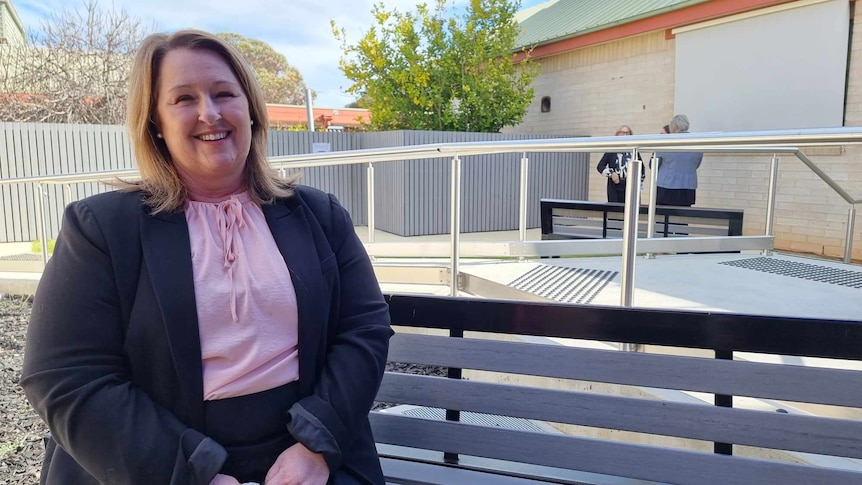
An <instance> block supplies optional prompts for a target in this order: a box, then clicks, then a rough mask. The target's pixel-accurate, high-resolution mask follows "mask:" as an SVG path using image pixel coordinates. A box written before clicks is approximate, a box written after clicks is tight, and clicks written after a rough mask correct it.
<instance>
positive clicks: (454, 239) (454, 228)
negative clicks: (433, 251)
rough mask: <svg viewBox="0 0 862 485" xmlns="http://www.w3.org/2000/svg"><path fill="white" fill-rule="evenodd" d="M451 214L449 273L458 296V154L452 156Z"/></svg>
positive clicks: (459, 226) (459, 230) (450, 284)
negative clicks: (450, 269)
mask: <svg viewBox="0 0 862 485" xmlns="http://www.w3.org/2000/svg"><path fill="white" fill-rule="evenodd" d="M450 196H451V199H452V200H451V208H450V209H451V211H450V212H451V214H450V215H449V217H450V219H449V224H450V225H451V227H450V229H449V231H450V235H451V244H452V247H451V251H452V252H451V262H450V268H452V271H451V274H450V275H449V294H450V295H452V296H458V263H459V258H460V254H459V253H460V243H461V159H460V158H458V155H455V156H454V157H452V190H451V194H450Z"/></svg>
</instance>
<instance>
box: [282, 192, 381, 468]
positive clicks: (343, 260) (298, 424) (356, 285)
mask: <svg viewBox="0 0 862 485" xmlns="http://www.w3.org/2000/svg"><path fill="white" fill-rule="evenodd" d="M328 202H329V207H328V208H327V209H328V212H330V217H331V219H330V221H328V222H329V223H328V224H326V221H321V222H322V223H324V224H326V225H328V226H329V230H328V233H329V234H328V238H329V241H330V245H331V247H332V250H333V252H334V253H335V258H336V263H337V270H338V274H339V281H340V283H339V284H338V285H337V287H336V288H335V289H334V292H333V299H332V302H331V304H330V307H331V312H332V313H331V323H330V325H334V328H333V329H331V333H332V334H333V335H332V336H331V338H330V341H329V343H328V347H327V349H326V357H325V362H324V364H323V369H322V372H321V373H320V377H319V379H318V381H317V386H316V388H315V391H314V394H312V395H311V396H308V397H306V398H303V399H301V400H300V401H299V402H297V403H296V404H294V405H293V406H292V407H291V408H290V410H289V411H288V415H289V421H288V430H289V431H290V433H291V434H292V435H293V436H294V438H296V440H297V441H299V442H300V443H303V444H304V445H305V446H306V447H308V448H309V449H310V450H312V451H314V452H316V453H321V454H323V456H324V459H325V460H326V463H327V465H328V466H329V469H330V470H335V469H337V468H338V467H339V466H340V465H341V462H342V460H343V453H344V452H345V451H347V450H348V449H350V446H351V444H352V443H353V441H354V440H355V439H356V437H357V435H358V434H359V432H360V429H361V428H362V426H364V425H366V423H367V419H368V413H369V411H370V410H371V406H372V405H373V404H374V398H375V396H376V395H377V390H378V388H379V387H380V381H381V379H382V378H383V371H384V368H385V365H386V356H387V353H388V350H389V337H391V336H392V333H393V332H392V329H391V328H390V322H389V307H388V306H387V304H386V301H385V300H384V299H383V295H382V293H381V292H380V285H379V284H378V282H377V278H376V277H375V275H374V270H373V268H372V266H371V261H370V260H369V258H368V253H367V252H366V251H365V248H364V247H363V245H362V242H361V241H360V240H359V238H358V237H357V236H356V232H355V231H354V229H353V223H352V221H351V219H350V215H349V214H348V213H347V211H346V210H345V209H344V208H343V207H342V206H341V204H339V203H338V201H337V200H336V199H335V198H334V197H333V196H331V195H330V196H329V201H328ZM324 214H325V212H324ZM321 215H322V214H318V217H320V216H321ZM324 217H325V215H324ZM300 351H301V350H300Z"/></svg>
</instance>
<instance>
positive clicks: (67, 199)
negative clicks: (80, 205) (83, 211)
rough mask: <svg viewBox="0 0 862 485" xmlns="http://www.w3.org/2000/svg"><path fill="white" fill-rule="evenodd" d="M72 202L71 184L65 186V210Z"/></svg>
mask: <svg viewBox="0 0 862 485" xmlns="http://www.w3.org/2000/svg"><path fill="white" fill-rule="evenodd" d="M70 202H72V187H71V186H70V185H69V184H63V207H64V208H65V207H66V206H67V205H69V203H70Z"/></svg>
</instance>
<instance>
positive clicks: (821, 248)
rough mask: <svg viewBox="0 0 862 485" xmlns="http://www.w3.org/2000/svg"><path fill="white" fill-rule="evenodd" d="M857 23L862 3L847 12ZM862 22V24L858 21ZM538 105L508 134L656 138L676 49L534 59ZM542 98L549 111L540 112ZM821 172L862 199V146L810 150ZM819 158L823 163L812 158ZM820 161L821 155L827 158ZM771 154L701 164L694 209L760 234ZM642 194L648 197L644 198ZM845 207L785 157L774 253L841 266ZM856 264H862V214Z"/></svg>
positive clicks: (855, 100) (639, 46)
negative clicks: (821, 258) (734, 213)
mask: <svg viewBox="0 0 862 485" xmlns="http://www.w3.org/2000/svg"><path fill="white" fill-rule="evenodd" d="M851 5H852V7H851V8H856V9H857V10H858V12H859V13H860V15H862V7H860V5H859V2H854V3H852V4H851ZM857 18H862V17H857ZM860 24H862V22H856V23H855V24H854V34H853V37H852V39H853V44H852V46H851V56H850V75H849V85H848V97H847V106H846V110H847V112H846V125H847V126H862V25H860ZM539 62H540V63H541V68H542V69H541V74H540V76H539V77H538V78H537V79H536V81H535V82H534V87H535V89H536V98H535V100H534V102H533V104H532V105H531V106H530V110H529V112H528V114H527V116H526V117H525V119H524V121H523V123H521V124H520V125H518V126H516V127H514V128H510V129H508V130H507V131H509V132H513V133H543V134H546V133H547V134H562V135H573V134H574V135H589V136H603V135H611V134H613V133H614V131H615V130H616V128H617V127H618V126H619V125H621V124H628V125H630V126H631V127H632V129H633V130H634V132H635V133H636V134H643V133H658V132H659V130H660V129H661V126H662V125H664V124H666V123H667V122H668V121H669V120H670V118H671V117H672V116H673V114H674V112H673V96H674V40H673V39H670V40H667V39H665V35H664V32H656V33H651V34H645V35H641V36H637V37H633V38H629V39H623V40H620V41H615V42H611V43H608V44H603V45H598V46H591V47H586V48H583V49H579V50H576V51H573V52H568V53H564V54H561V55H557V56H553V57H550V58H544V59H540V60H539ZM543 96H551V102H552V107H551V112H550V113H541V112H540V109H539V103H540V100H541V98H542V97H543ZM811 153H812V154H811V155H810V156H809V158H811V160H813V161H814V162H815V163H817V164H818V165H820V166H821V167H822V168H823V169H824V171H826V172H827V173H829V175H830V176H831V177H832V178H833V179H834V180H836V181H837V182H838V183H839V184H840V185H841V186H842V187H843V188H844V189H845V190H847V191H848V192H849V193H850V195H851V196H853V197H854V198H857V199H859V198H862V147H858V146H846V147H836V148H833V149H819V150H812V151H811ZM817 153H819V155H817ZM824 153H825V154H824ZM600 156H601V154H593V155H592V157H591V166H590V190H589V198H590V200H606V195H605V185H606V181H605V179H604V178H603V177H601V176H600V175H599V174H598V173H597V172H596V171H595V165H596V163H597V162H598V158H599V157H600ZM770 158H771V157H770V155H767V154H757V155H750V156H746V155H737V156H722V155H707V156H706V157H705V158H704V162H703V164H702V165H701V168H700V170H699V171H698V178H699V188H698V191H697V205H696V206H697V207H717V208H735V209H743V210H744V211H745V227H744V232H745V234H752V235H754V234H763V231H764V228H765V224H766V199H767V189H768V176H769V163H770ZM645 195H646V194H645ZM848 209H849V205H848V204H846V203H845V202H844V200H843V199H842V198H841V197H839V196H838V195H837V194H836V193H835V192H834V191H833V190H832V189H831V188H829V186H827V185H826V184H825V183H824V182H823V181H822V180H820V179H819V178H818V177H817V176H816V175H815V174H814V173H813V172H811V171H810V170H809V169H808V168H807V167H806V166H805V165H804V164H803V163H802V162H801V161H799V160H798V159H796V158H795V157H793V156H792V155H784V156H782V157H781V160H780V164H779V182H778V198H777V204H776V212H775V226H774V234H775V237H776V241H775V245H776V248H777V249H782V250H790V251H796V252H801V253H813V254H817V255H825V256H831V257H843V255H844V238H845V231H846V227H847V216H848ZM857 210H858V211H859V212H860V213H858V214H857V217H856V229H855V231H854V243H853V258H854V259H855V260H860V261H862V207H857Z"/></svg>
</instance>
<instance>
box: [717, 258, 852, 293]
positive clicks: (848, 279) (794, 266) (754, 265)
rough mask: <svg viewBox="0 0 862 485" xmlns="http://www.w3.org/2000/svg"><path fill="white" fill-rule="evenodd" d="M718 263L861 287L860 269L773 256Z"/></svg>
mask: <svg viewBox="0 0 862 485" xmlns="http://www.w3.org/2000/svg"><path fill="white" fill-rule="evenodd" d="M719 264H726V265H728V266H735V267H737V268H744V269H751V270H754V271H761V272H763V273H773V274H777V275H782V276H790V277H792V278H800V279H804V280H810V281H819V282H821V283H829V284H831V285H839V286H846V287H848V288H862V271H850V270H846V269H839V268H832V267H829V266H819V265H816V264H810V263H798V262H796V261H785V260H782V259H774V258H750V259H738V260H735V261H723V262H721V263H719Z"/></svg>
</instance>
